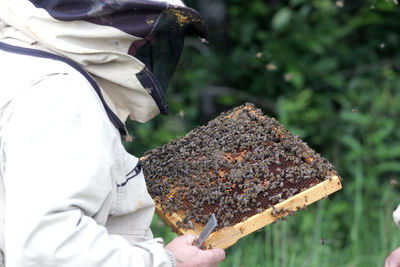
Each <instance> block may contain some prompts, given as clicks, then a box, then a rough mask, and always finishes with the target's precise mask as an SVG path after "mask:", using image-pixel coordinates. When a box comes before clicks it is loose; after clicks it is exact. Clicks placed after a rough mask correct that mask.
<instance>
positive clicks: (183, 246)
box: [165, 234, 225, 267]
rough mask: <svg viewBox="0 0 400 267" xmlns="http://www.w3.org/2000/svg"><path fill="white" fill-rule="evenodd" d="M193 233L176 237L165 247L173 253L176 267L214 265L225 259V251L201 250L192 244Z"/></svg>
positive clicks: (194, 237) (209, 266) (193, 239)
mask: <svg viewBox="0 0 400 267" xmlns="http://www.w3.org/2000/svg"><path fill="white" fill-rule="evenodd" d="M196 239H197V236H195V235H190V234H186V235H182V236H178V237H176V238H175V239H174V240H172V241H171V242H170V243H169V244H168V245H166V246H165V248H166V249H168V250H169V251H171V252H172V253H174V255H175V258H176V266H177V267H216V266H218V263H219V262H221V261H223V260H224V259H225V251H224V250H222V249H219V248H215V249H209V250H202V249H199V248H197V247H196V246H194V245H193V242H194V241H195V240H196Z"/></svg>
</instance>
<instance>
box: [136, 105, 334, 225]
mask: <svg viewBox="0 0 400 267" xmlns="http://www.w3.org/2000/svg"><path fill="white" fill-rule="evenodd" d="M143 170H144V174H145V177H146V181H147V186H148V191H149V193H150V194H151V196H152V197H153V199H155V201H156V202H157V203H158V204H159V205H160V206H161V207H162V210H163V212H164V214H167V213H169V214H172V213H173V212H175V213H179V214H180V215H181V217H182V218H183V219H182V221H178V222H177V225H178V227H182V228H184V229H193V228H194V225H195V224H200V225H204V224H206V223H207V220H208V218H209V217H210V215H211V214H212V213H214V214H215V215H216V217H217V221H218V224H219V226H218V227H219V228H223V227H226V226H232V225H235V224H236V223H238V222H241V221H244V220H246V219H247V218H248V217H251V216H253V215H254V214H256V213H260V212H262V211H264V210H265V209H268V208H270V207H273V206H274V205H275V204H277V203H279V202H282V201H283V200H285V199H287V198H289V197H291V196H293V195H295V194H297V193H299V192H301V191H304V190H306V189H307V188H310V187H312V186H314V185H316V184H318V183H320V182H321V181H324V180H326V179H330V177H332V175H336V172H335V170H334V168H333V166H332V165H331V164H330V163H329V162H328V161H327V160H326V159H324V158H322V157H321V156H320V155H319V154H317V153H316V152H315V151H314V150H312V149H311V148H310V147H309V146H308V145H307V144H306V143H305V142H304V141H302V140H301V139H300V138H298V137H296V136H293V135H291V134H290V133H289V132H288V131H287V130H286V129H284V128H283V126H282V125H281V124H280V123H279V122H278V121H277V120H275V119H274V118H270V117H268V116H265V115H263V114H262V112H261V111H260V110H259V109H256V108H255V107H254V106H253V105H252V104H249V103H248V104H245V105H243V106H241V107H237V108H234V109H233V110H230V111H228V112H224V113H222V114H221V115H219V116H218V117H217V118H216V119H214V120H212V121H210V122H209V123H208V124H207V125H205V126H201V127H198V128H195V129H194V130H192V131H190V132H189V133H188V134H187V135H186V136H183V137H180V138H177V139H174V140H171V141H170V142H169V143H167V144H166V145H164V146H162V147H159V148H156V149H154V150H151V151H149V152H147V153H146V154H145V155H144V160H143ZM219 228H218V229H219Z"/></svg>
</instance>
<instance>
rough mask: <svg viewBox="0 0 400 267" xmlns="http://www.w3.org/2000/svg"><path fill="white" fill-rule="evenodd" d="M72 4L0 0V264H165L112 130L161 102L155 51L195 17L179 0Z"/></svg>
mask: <svg viewBox="0 0 400 267" xmlns="http://www.w3.org/2000/svg"><path fill="white" fill-rule="evenodd" d="M74 3H78V2H75V1H68V0H65V1H64V0H51V1H46V0H45V1H39V0H37V1H28V0H0V82H1V87H0V163H1V165H0V251H2V252H1V253H0V266H1V258H2V256H3V254H2V253H4V255H5V261H6V266H7V267H22V266H24V267H28V266H41V267H46V266H57V267H62V266H73V267H79V266H84V267H91V266H96V267H103V266H113V267H117V266H124V267H128V266H173V265H174V264H175V263H174V257H173V255H172V253H171V252H169V251H167V250H166V249H165V248H164V244H163V241H162V239H160V238H156V239H153V236H152V233H151V230H150V229H149V226H150V222H151V219H152V217H153V212H154V202H153V200H152V199H151V197H150V196H149V194H148V192H147V189H146V184H145V180H144V177H143V173H142V171H141V166H140V162H139V160H138V158H136V157H134V156H132V155H130V154H129V153H127V152H126V151H125V149H124V147H123V146H122V143H121V135H122V136H124V135H125V134H126V131H125V128H124V124H123V122H124V121H125V120H126V119H127V118H128V117H130V118H131V119H134V120H137V121H140V122H145V121H147V120H149V119H151V118H153V117H154V116H155V115H157V114H158V113H160V112H161V113H167V105H166V103H165V98H164V94H165V90H166V87H167V84H168V77H167V76H168V75H169V76H170V75H171V74H172V73H173V71H174V67H167V69H168V70H166V71H165V72H164V71H163V69H162V67H163V65H162V64H161V63H160V64H158V63H157V62H164V63H165V62H170V61H174V62H172V63H174V64H176V63H177V59H178V58H179V55H178V56H176V55H173V56H171V55H170V54H169V53H168V54H167V57H166V59H165V58H163V55H164V54H166V53H167V52H171V51H172V50H174V45H177V49H178V51H177V52H178V53H177V54H180V50H179V49H181V48H182V45H183V37H182V36H183V35H185V34H189V33H197V34H199V35H201V36H203V37H204V36H205V34H206V32H205V28H203V27H204V24H203V22H202V21H201V18H200V17H199V16H198V14H197V13H196V12H195V11H193V10H191V9H190V8H187V7H186V6H184V4H183V3H182V2H181V1H179V0H174V1H150V0H143V1H134V0H131V1H117V0H115V1H113V0H108V1H91V0H86V1H85V0H82V1H79V3H80V4H81V5H78V6H77V7H76V8H71V7H70V6H69V5H76V4H74ZM85 4H87V5H85ZM138 12H139V15H137V14H138ZM121 14H122V15H121ZM187 15H189V16H187ZM182 16H183V17H182ZM135 23H137V24H138V25H141V27H140V29H137V28H135V27H133V29H131V28H129V27H130V26H132V25H133V26H135V25H136V24H135ZM166 31H167V34H165V32H166ZM134 33H137V35H134ZM175 37H176V38H178V39H179V38H181V39H180V40H179V42H177V43H176V44H173V43H174V41H175ZM163 38H164V39H165V38H166V39H167V41H166V42H165V43H167V44H169V45H170V46H162V45H161V46H159V47H157V41H162V40H164V39H163ZM180 41H182V42H180ZM171 43H172V44H173V45H171ZM163 48H165V49H166V48H168V49H169V50H168V49H167V50H164V51H163V50H162V49H163ZM157 49H158V50H157ZM148 51H151V53H150V54H149V53H148ZM154 51H156V52H157V51H158V52H157V53H158V54H154V53H155V52H154ZM172 52H173V51H172ZM146 53H147V54H146ZM172 54H173V53H172ZM157 60H159V61H157Z"/></svg>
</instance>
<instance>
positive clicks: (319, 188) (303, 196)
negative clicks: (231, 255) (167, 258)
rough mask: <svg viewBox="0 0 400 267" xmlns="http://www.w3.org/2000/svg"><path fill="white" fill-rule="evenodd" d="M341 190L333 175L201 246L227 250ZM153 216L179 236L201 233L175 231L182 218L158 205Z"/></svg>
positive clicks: (226, 229) (217, 233) (211, 237)
mask: <svg viewBox="0 0 400 267" xmlns="http://www.w3.org/2000/svg"><path fill="white" fill-rule="evenodd" d="M341 188H342V184H341V182H340V178H339V177H338V176H332V177H331V178H330V179H328V180H325V181H323V182H321V183H319V184H317V185H315V186H313V187H311V188H309V189H307V190H305V191H303V192H300V193H298V194H296V195H294V196H292V197H290V198H288V199H286V200H285V201H282V202H280V203H278V204H276V205H275V206H274V207H271V208H269V209H266V210H264V211H263V212H261V213H258V214H256V215H254V216H252V217H250V218H248V219H247V220H245V221H243V222H241V223H238V224H236V225H234V226H230V227H225V228H222V229H220V230H218V231H216V232H214V233H212V234H211V235H210V236H209V237H208V238H207V240H206V241H205V242H204V247H206V248H222V249H225V248H228V247H230V246H232V245H234V244H235V243H236V242H237V241H238V240H239V239H240V238H242V237H244V236H246V235H249V234H251V233H252V232H254V231H257V230H259V229H261V228H263V227H264V226H266V225H268V224H271V223H273V222H275V221H277V220H278V219H279V218H281V217H284V216H288V215H289V214H292V213H293V212H295V211H297V210H300V209H303V208H304V207H305V206H308V205H310V204H311V203H313V202H316V201H318V200H320V199H323V198H326V197H327V196H328V195H330V194H332V193H334V192H336V191H338V190H340V189H341ZM156 203H157V201H156ZM156 213H157V214H158V215H159V216H160V217H161V219H162V220H163V221H164V222H166V223H167V224H168V225H169V226H171V227H172V229H174V230H175V231H176V233H177V234H178V235H183V234H189V233H190V234H195V235H199V234H200V231H196V230H185V229H182V228H178V227H177V225H176V223H177V221H180V220H182V217H181V216H180V215H179V213H174V212H173V213H169V212H167V213H166V214H164V212H163V209H162V208H161V205H160V204H157V205H156ZM196 229H199V227H196ZM200 229H201V228H200Z"/></svg>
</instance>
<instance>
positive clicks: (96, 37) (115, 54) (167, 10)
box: [0, 0, 207, 122]
mask: <svg viewBox="0 0 400 267" xmlns="http://www.w3.org/2000/svg"><path fill="white" fill-rule="evenodd" d="M0 19H1V20H2V21H3V22H4V23H5V24H6V25H8V26H7V27H3V28H2V29H1V30H0V41H4V40H12V39H19V40H25V41H26V40H29V41H28V43H29V45H30V46H34V47H35V48H38V49H42V50H46V51H50V52H52V53H55V54H58V55H61V56H63V57H66V58H69V59H72V60H73V61H75V62H77V63H78V64H79V65H80V66H82V67H83V68H84V70H85V71H87V72H88V73H90V75H91V76H92V77H93V78H94V79H95V80H96V82H97V83H98V84H99V85H100V87H101V88H102V89H103V90H104V91H106V93H107V95H108V96H110V97H111V99H113V102H114V104H115V107H114V108H116V110H117V113H118V115H119V116H120V117H122V118H124V119H126V118H127V117H128V116H130V118H131V119H133V120H136V121H140V122H145V121H147V120H149V119H151V118H153V117H154V116H155V115H157V114H159V113H162V114H167V113H168V105H167V103H166V99H165V93H166V90H167V87H168V83H169V80H170V78H171V76H172V74H173V73H174V71H175V68H176V65H177V63H178V60H179V57H180V54H181V51H182V47H183V42H184V38H185V36H187V35H190V34H196V35H199V36H200V37H202V38H205V37H206V35H207V32H206V27H205V24H204V21H203V20H202V18H201V17H200V15H199V14H198V13H197V12H196V11H195V10H193V9H191V8H189V7H186V6H185V4H184V3H183V2H182V1H180V0H165V1H161V0H0ZM32 67H35V66H32Z"/></svg>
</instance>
